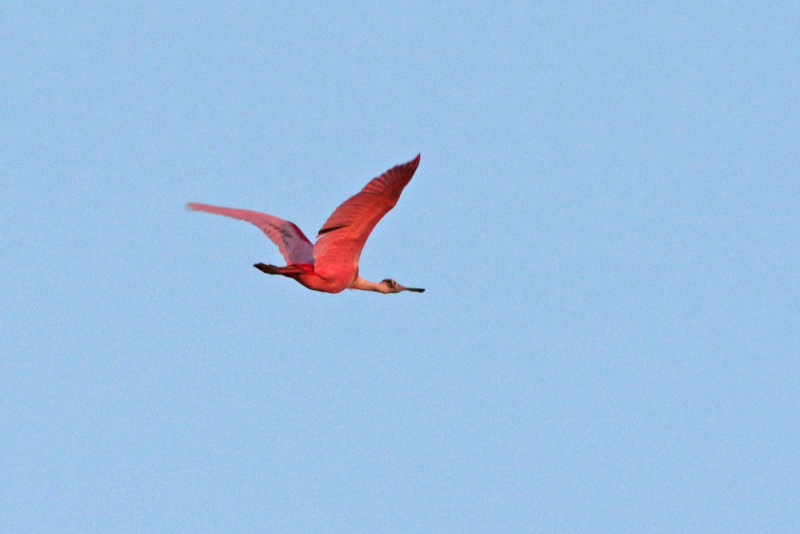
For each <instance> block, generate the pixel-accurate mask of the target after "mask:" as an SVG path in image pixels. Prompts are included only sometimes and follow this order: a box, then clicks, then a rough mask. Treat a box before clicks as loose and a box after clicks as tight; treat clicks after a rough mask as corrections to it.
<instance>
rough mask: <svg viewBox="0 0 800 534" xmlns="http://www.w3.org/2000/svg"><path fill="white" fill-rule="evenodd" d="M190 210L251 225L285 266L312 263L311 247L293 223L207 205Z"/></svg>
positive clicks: (259, 214) (191, 206)
mask: <svg viewBox="0 0 800 534" xmlns="http://www.w3.org/2000/svg"><path fill="white" fill-rule="evenodd" d="M188 207H189V209H190V210H197V211H205V212H207V213H216V214H217V215H225V216H226V217H233V218H234V219H239V220H240V221H247V222H249V223H253V224H254V225H256V226H258V227H259V228H261V230H263V232H264V233H265V234H267V237H268V238H270V240H271V241H272V242H273V243H275V244H276V245H278V248H279V249H280V250H281V254H283V257H284V258H285V259H286V264H287V265H291V264H293V263H312V264H313V263H314V252H313V249H314V247H313V245H311V242H310V241H309V240H308V238H307V237H306V236H305V235H304V234H303V232H302V231H301V230H300V228H298V227H297V226H296V225H295V224H294V223H292V222H289V221H284V220H283V219H280V218H278V217H275V216H274V215H269V214H267V213H259V212H257V211H250V210H240V209H235V208H220V207H218V206H210V205H208V204H195V203H192V204H188Z"/></svg>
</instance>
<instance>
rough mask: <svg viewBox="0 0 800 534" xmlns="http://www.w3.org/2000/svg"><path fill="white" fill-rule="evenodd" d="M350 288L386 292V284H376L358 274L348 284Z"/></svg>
mask: <svg viewBox="0 0 800 534" xmlns="http://www.w3.org/2000/svg"><path fill="white" fill-rule="evenodd" d="M350 289H362V290H364V291H377V292H378V293H388V291H387V288H386V286H384V285H383V284H376V283H375V282H370V281H369V280H365V279H363V278H361V277H360V276H356V279H355V281H353V284H352V285H351V286H350Z"/></svg>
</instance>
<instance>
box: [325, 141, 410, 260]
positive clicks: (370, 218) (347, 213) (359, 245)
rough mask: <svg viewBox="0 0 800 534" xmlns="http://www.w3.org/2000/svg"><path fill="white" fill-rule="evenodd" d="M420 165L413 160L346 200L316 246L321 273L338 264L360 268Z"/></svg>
mask: <svg viewBox="0 0 800 534" xmlns="http://www.w3.org/2000/svg"><path fill="white" fill-rule="evenodd" d="M418 165H419V154H417V157H416V158H414V159H413V160H411V161H409V162H408V163H404V164H402V165H398V166H396V167H393V168H391V169H389V170H388V171H386V172H385V173H383V174H382V175H380V176H378V177H377V178H373V179H372V180H370V182H369V183H368V184H367V185H366V186H364V188H363V189H362V190H361V191H360V192H358V193H356V194H355V195H353V196H352V197H350V198H349V199H347V200H345V201H344V202H343V203H342V204H341V205H340V206H339V207H338V208H336V210H334V212H333V213H332V214H331V216H330V217H329V218H328V220H327V221H325V224H324V225H323V226H322V229H320V231H319V234H318V235H317V241H316V243H315V244H314V259H315V265H316V268H317V270H319V269H320V268H324V267H325V266H333V265H334V264H339V265H342V264H345V265H352V266H353V267H354V268H357V267H358V260H359V258H360V257H361V249H363V248H364V243H366V242H367V238H368V237H369V234H370V232H372V229H373V228H375V225H376V224H378V221H380V220H381V219H382V218H383V216H384V215H386V214H387V213H388V212H389V210H391V209H392V208H393V207H394V206H395V204H397V200H398V199H399V198H400V194H401V193H402V192H403V188H404V187H405V186H406V185H407V184H408V182H409V181H411V177H412V176H414V172H415V171H416V170H417V166H418Z"/></svg>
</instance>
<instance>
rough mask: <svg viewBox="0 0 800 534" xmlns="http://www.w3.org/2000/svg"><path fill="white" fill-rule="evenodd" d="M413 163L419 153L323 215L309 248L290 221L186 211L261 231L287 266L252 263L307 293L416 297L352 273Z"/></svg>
mask: <svg viewBox="0 0 800 534" xmlns="http://www.w3.org/2000/svg"><path fill="white" fill-rule="evenodd" d="M418 165H419V154H417V157H416V158H414V159H412V160H411V161H409V162H408V163H404V164H402V165H398V166H396V167H393V168H391V169H389V170H388V171H386V172H385V173H383V174H382V175H381V176H378V177H377V178H374V179H372V180H370V182H369V183H368V184H367V185H366V186H364V189H362V190H361V191H360V192H359V193H357V194H355V195H353V196H352V197H350V198H348V199H347V200H345V201H344V202H343V203H342V204H341V205H340V206H339V207H338V208H336V210H335V211H334V212H333V213H332V214H331V216H330V217H328V220H327V221H325V224H324V225H322V229H321V230H320V231H319V233H318V234H317V241H316V243H314V244H313V245H312V244H311V241H309V240H308V238H307V237H306V236H305V235H304V234H303V232H302V231H301V230H300V228H298V227H297V226H296V225H295V224H294V223H292V222H289V221H285V220H283V219H280V218H278V217H275V216H274V215H268V214H266V213H259V212H257V211H250V210H242V209H235V208H220V207H217V206H210V205H208V204H195V203H192V204H188V207H189V209H191V210H196V211H205V212H207V213H216V214H217V215H225V216H226V217H232V218H234V219H239V220H242V221H247V222H249V223H252V224H254V225H256V226H258V227H259V228H261V230H262V231H263V232H264V233H265V234H266V235H267V237H268V238H270V240H271V241H272V242H273V243H275V244H276V245H278V248H279V249H280V251H281V254H283V257H284V258H285V259H286V263H287V265H286V266H285V267H276V266H275V265H265V264H263V263H256V264H255V265H253V267H255V268H256V269H258V270H260V271H263V272H265V273H267V274H280V275H283V276H287V277H289V278H292V279H294V280H297V281H298V282H300V283H301V284H303V285H304V286H306V287H307V288H309V289H313V290H315V291H324V292H326V293H339V292H340V291H342V290H344V289H363V290H365V291H377V292H379V293H400V292H401V291H414V292H417V293H422V292H423V291H425V290H424V289H420V288H416V287H404V286H401V285H400V284H398V283H397V282H396V281H394V280H392V279H391V278H386V279H385V280H382V281H381V282H378V283H375V282H370V281H369V280H365V279H363V278H361V277H360V276H359V275H358V259H359V257H360V256H361V249H362V248H364V243H366V241H367V237H369V234H370V232H372V229H373V228H375V225H376V224H378V221H380V220H381V218H383V216H384V215H386V214H387V213H388V212H389V210H391V209H392V208H393V207H394V205H395V204H397V200H398V199H399V198H400V193H402V192H403V188H404V187H405V186H406V185H407V184H408V182H409V181H411V177H412V176H414V171H416V170H417V166H418Z"/></svg>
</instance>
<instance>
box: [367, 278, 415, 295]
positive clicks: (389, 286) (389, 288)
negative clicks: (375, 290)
mask: <svg viewBox="0 0 800 534" xmlns="http://www.w3.org/2000/svg"><path fill="white" fill-rule="evenodd" d="M378 285H379V286H380V288H381V289H380V291H381V293H400V292H401V291H413V292H415V293H422V292H424V291H425V290H424V289H421V288H418V287H405V286H401V285H400V284H398V283H397V281H396V280H392V279H391V278H386V279H385V280H381V283H380V284H378Z"/></svg>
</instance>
